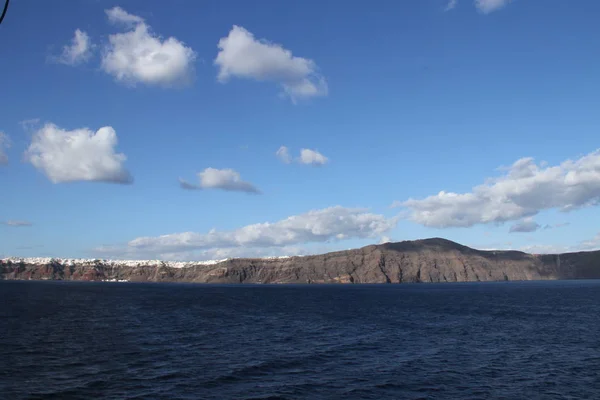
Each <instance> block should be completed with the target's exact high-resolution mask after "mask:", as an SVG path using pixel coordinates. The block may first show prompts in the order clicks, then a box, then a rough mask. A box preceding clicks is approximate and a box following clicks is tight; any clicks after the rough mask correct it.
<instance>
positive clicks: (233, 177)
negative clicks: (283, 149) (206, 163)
mask: <svg viewBox="0 0 600 400" xmlns="http://www.w3.org/2000/svg"><path fill="white" fill-rule="evenodd" d="M198 179H199V181H200V183H199V184H198V185H195V184H192V183H189V182H186V181H185V180H183V179H179V183H180V186H181V187H182V188H183V189H221V190H226V191H230V192H246V193H253V194H260V190H258V189H257V188H256V187H255V186H254V185H253V184H251V183H250V182H245V181H243V180H242V178H241V176H240V174H239V172H237V171H235V170H233V169H216V168H206V169H205V170H204V171H202V172H199V173H198Z"/></svg>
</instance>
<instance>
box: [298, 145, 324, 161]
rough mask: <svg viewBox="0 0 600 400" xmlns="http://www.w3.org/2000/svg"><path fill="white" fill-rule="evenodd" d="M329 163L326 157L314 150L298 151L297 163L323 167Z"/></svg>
mask: <svg viewBox="0 0 600 400" xmlns="http://www.w3.org/2000/svg"><path fill="white" fill-rule="evenodd" d="M328 161H329V159H328V158H327V157H325V156H324V155H323V154H321V153H319V152H318V151H316V150H311V149H302V150H300V158H299V162H300V163H302V164H307V165H324V164H326V163H327V162H328Z"/></svg>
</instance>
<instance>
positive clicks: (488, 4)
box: [475, 0, 511, 14]
mask: <svg viewBox="0 0 600 400" xmlns="http://www.w3.org/2000/svg"><path fill="white" fill-rule="evenodd" d="M510 2H511V0H475V7H477V9H478V10H479V11H480V12H482V13H483V14H489V13H491V12H493V11H497V10H499V9H501V8H503V7H504V6H506V5H507V4H508V3H510Z"/></svg>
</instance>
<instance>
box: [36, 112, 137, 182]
mask: <svg viewBox="0 0 600 400" xmlns="http://www.w3.org/2000/svg"><path fill="white" fill-rule="evenodd" d="M116 146H117V134H116V132H115V130H114V129H113V128H112V127H110V126H105V127H103V128H100V129H98V131H96V132H94V131H92V130H90V129H88V128H81V129H75V130H72V131H67V130H65V129H61V128H59V127H58V126H56V125H54V124H52V123H47V124H45V125H44V126H43V127H42V128H41V129H39V130H38V131H37V132H36V133H35V134H34V135H33V138H32V140H31V144H30V145H29V148H28V149H27V151H26V152H25V158H26V160H27V161H29V162H30V163H31V164H32V165H33V166H34V167H36V168H37V169H38V170H40V171H41V172H43V173H44V174H45V175H46V176H47V177H48V179H50V181H52V182H53V183H61V182H74V181H97V182H112V183H131V182H132V180H133V179H132V177H131V175H130V174H129V172H128V171H127V170H126V169H125V167H124V163H125V160H126V159H127V157H125V155H124V154H122V153H115V147H116Z"/></svg>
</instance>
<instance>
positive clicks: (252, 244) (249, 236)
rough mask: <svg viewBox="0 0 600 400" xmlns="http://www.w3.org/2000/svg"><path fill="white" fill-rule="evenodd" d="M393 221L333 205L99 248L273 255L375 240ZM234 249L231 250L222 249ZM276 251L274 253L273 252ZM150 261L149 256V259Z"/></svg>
mask: <svg viewBox="0 0 600 400" xmlns="http://www.w3.org/2000/svg"><path fill="white" fill-rule="evenodd" d="M396 224H397V218H386V217H384V216H383V215H378V214H372V213H368V212H367V211H366V210H365V209H360V208H345V207H341V206H335V207H330V208H325V209H321V210H312V211H309V212H307V213H305V214H300V215H295V216H291V217H288V218H286V219H283V220H280V221H277V222H273V223H269V222H265V223H259V224H253V225H247V226H245V227H242V228H239V229H236V230H233V231H217V230H215V229H212V230H210V231H209V232H207V233H196V232H183V233H174V234H169V235H163V236H156V237H140V238H137V239H134V240H132V241H130V242H129V243H128V244H127V246H126V247H125V248H121V249H119V248H101V249H97V251H103V252H104V253H109V254H144V255H159V254H162V255H164V254H174V253H181V252H190V251H207V250H208V251H210V252H209V253H206V254H210V256H209V257H208V258H211V259H213V258H220V256H225V255H226V256H228V257H229V256H231V255H232V254H236V255H237V254H240V255H241V254H244V255H248V249H254V250H251V251H250V253H252V252H255V254H257V255H258V254H261V255H264V254H265V251H267V252H272V253H273V254H276V253H277V252H278V251H279V250H277V249H276V248H281V249H283V250H286V251H288V252H289V251H290V248H293V247H294V246H298V245H300V244H304V243H311V242H321V243H322V242H328V241H336V240H341V239H346V238H353V239H357V238H374V237H379V236H382V235H383V234H385V233H386V232H388V231H389V230H391V229H392V228H394V227H395V226H396ZM225 249H235V250H225ZM276 250H277V251H276ZM151 258H152V257H151Z"/></svg>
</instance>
